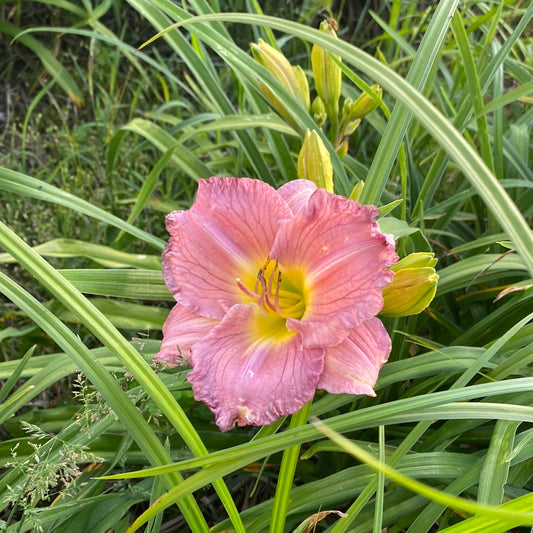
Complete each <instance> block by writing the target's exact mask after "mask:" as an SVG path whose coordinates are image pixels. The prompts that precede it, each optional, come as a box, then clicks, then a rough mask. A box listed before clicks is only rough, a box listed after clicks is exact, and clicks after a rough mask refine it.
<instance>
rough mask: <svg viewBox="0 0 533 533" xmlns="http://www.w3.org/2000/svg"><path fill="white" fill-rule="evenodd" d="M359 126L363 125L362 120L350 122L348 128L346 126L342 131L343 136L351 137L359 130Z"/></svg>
mask: <svg viewBox="0 0 533 533" xmlns="http://www.w3.org/2000/svg"><path fill="white" fill-rule="evenodd" d="M359 124H361V119H360V118H358V119H357V120H352V121H351V122H348V124H346V126H344V128H343V129H342V134H343V135H351V134H352V133H353V132H354V131H355V130H356V129H357V126H359Z"/></svg>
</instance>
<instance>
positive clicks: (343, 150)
mask: <svg viewBox="0 0 533 533" xmlns="http://www.w3.org/2000/svg"><path fill="white" fill-rule="evenodd" d="M349 144H350V141H349V140H348V139H344V141H342V142H341V144H340V145H339V146H338V147H337V148H336V149H335V152H337V155H338V156H339V157H340V158H341V159H342V158H343V157H344V156H345V155H346V154H347V153H348V146H349Z"/></svg>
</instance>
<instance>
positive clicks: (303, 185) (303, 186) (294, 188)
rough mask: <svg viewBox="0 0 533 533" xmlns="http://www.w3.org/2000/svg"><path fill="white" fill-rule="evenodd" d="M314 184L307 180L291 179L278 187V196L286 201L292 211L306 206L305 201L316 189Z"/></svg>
mask: <svg viewBox="0 0 533 533" xmlns="http://www.w3.org/2000/svg"><path fill="white" fill-rule="evenodd" d="M316 189H317V187H316V185H315V184H314V183H313V182H312V181H309V180H292V181H289V182H287V183H286V184H285V185H282V186H281V187H280V188H279V189H278V193H279V194H280V196H281V197H282V198H283V199H284V200H285V202H287V204H288V205H289V207H290V208H291V209H292V212H293V213H295V214H296V213H298V212H299V211H301V210H302V209H304V208H306V207H307V202H308V201H309V198H310V197H311V195H312V194H313V193H314V192H315V191H316Z"/></svg>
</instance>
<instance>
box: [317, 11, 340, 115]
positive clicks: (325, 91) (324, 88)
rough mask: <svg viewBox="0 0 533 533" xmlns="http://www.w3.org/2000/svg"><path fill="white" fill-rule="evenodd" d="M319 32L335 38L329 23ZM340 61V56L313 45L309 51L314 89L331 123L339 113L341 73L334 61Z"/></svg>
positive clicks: (324, 22) (325, 23) (321, 25)
mask: <svg viewBox="0 0 533 533" xmlns="http://www.w3.org/2000/svg"><path fill="white" fill-rule="evenodd" d="M320 31H322V32H324V33H327V34H328V35H332V36H334V37H337V33H336V32H335V29H334V28H333V26H332V25H331V23H330V22H329V21H327V20H324V21H323V22H322V24H320ZM334 57H335V58H336V60H337V61H340V60H341V58H340V56H337V55H335V56H333V55H332V54H331V53H330V52H328V51H327V50H325V49H324V48H322V47H320V46H318V45H316V44H315V45H313V48H312V50H311V67H312V69H313V75H314V77H315V89H316V92H317V94H318V96H320V98H321V99H322V101H323V102H324V105H325V107H326V112H327V114H328V117H329V119H330V120H332V121H337V115H338V113H339V98H340V95H341V82H342V71H341V68H340V67H339V65H338V64H337V62H336V60H335V59H333V58H334Z"/></svg>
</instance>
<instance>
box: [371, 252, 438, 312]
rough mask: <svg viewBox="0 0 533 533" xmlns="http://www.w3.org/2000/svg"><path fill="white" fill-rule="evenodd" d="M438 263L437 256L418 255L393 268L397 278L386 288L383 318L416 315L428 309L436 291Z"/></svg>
mask: <svg viewBox="0 0 533 533" xmlns="http://www.w3.org/2000/svg"><path fill="white" fill-rule="evenodd" d="M436 264H437V260H436V259H435V257H434V254H430V253H423V252H417V253H413V254H410V255H408V256H407V257H404V258H403V259H401V260H400V261H398V262H397V263H396V264H395V265H394V266H392V267H391V268H390V269H391V270H392V271H393V272H394V278H393V280H392V283H391V284H390V285H387V286H386V287H384V288H383V301H384V303H383V309H382V310H381V313H380V314H381V315H382V316H388V317H399V316H410V315H417V314H418V313H421V312H422V311H423V310H424V309H426V308H427V307H428V306H429V304H430V303H431V301H432V300H433V298H434V297H435V293H436V292H437V282H438V279H439V276H438V274H437V273H436V272H435V265H436Z"/></svg>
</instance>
